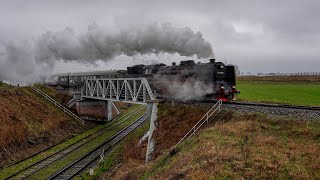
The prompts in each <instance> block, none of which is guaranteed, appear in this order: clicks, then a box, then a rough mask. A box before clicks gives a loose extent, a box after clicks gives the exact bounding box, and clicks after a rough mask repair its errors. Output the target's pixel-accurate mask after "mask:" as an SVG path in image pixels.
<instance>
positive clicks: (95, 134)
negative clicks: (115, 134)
mask: <svg viewBox="0 0 320 180" xmlns="http://www.w3.org/2000/svg"><path fill="white" fill-rule="evenodd" d="M143 108H144V106H140V107H138V108H135V109H134V110H132V111H130V112H129V113H127V114H125V115H124V116H118V118H117V119H114V120H113V122H112V123H111V124H110V125H111V126H108V127H104V128H102V129H99V130H98V131H97V132H93V133H92V134H90V135H88V136H86V137H84V138H81V139H79V140H77V141H75V142H74V143H72V144H70V145H68V146H66V147H65V148H63V149H61V150H59V151H57V152H55V153H53V154H51V155H49V156H47V157H45V158H43V159H41V160H40V161H37V162H35V163H32V164H30V165H29V166H27V167H26V168H24V169H21V170H20V171H18V172H15V173H14V174H12V175H10V176H8V177H6V178H5V179H10V178H13V177H15V176H18V175H19V174H21V173H22V172H28V170H30V169H32V168H34V167H36V166H37V165H41V166H40V168H35V169H34V170H33V171H31V172H29V173H27V175H24V174H22V175H21V176H19V177H20V178H26V177H29V176H31V175H33V174H34V173H36V172H38V171H40V170H41V169H43V168H44V167H47V166H48V165H50V164H52V163H53V162H55V161H57V160H59V159H61V158H62V157H64V156H66V155H68V154H69V153H71V152H73V151H74V150H76V149H77V148H79V147H82V146H84V145H85V144H87V143H89V142H90V141H91V140H93V139H95V138H97V137H99V136H100V135H101V134H103V133H104V131H107V130H111V129H112V128H114V127H117V126H118V125H120V124H122V123H123V122H124V121H125V120H127V119H129V118H131V117H133V116H134V115H136V114H137V113H139V112H141V111H142V110H143ZM84 139H85V141H84V142H82V143H80V144H78V143H79V142H81V141H83V140H84ZM50 148H52V147H50ZM50 148H46V149H44V150H43V151H41V152H39V153H37V154H35V155H38V154H40V153H42V152H45V151H47V150H49V149H50ZM69 149H71V150H70V151H68V150H69ZM65 151H67V153H65ZM60 153H62V154H63V155H61V156H60V157H58V158H57V159H54V160H52V161H50V162H49V163H44V162H45V161H46V160H50V158H52V157H54V156H59V154H60ZM35 155H33V156H31V157H34V156H35ZM31 157H30V158H31ZM28 159H29V158H28ZM25 160H27V159H25ZM41 163H42V164H41Z"/></svg>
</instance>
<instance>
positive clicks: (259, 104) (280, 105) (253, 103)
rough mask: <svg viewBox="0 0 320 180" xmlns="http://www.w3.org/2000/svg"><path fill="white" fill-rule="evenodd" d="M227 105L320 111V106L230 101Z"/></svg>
mask: <svg viewBox="0 0 320 180" xmlns="http://www.w3.org/2000/svg"><path fill="white" fill-rule="evenodd" d="M225 104H235V105H248V106H262V107H276V108H277V107H278V108H289V109H304V110H316V111H320V106H299V105H297V106H294V105H289V104H266V103H255V102H239V101H230V102H226V103H225Z"/></svg>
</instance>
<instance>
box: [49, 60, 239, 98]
mask: <svg viewBox="0 0 320 180" xmlns="http://www.w3.org/2000/svg"><path fill="white" fill-rule="evenodd" d="M54 77H55V81H54V82H53V83H51V85H53V86H61V87H63V88H79V87H81V86H82V84H83V83H84V81H85V80H86V79H92V78H133V77H145V78H147V79H148V82H149V83H150V86H151V88H152V89H153V90H156V92H157V95H158V97H159V96H160V97H166V98H173V99H180V100H184V101H188V100H195V99H198V100H201V99H204V98H209V99H213V98H214V99H221V100H223V101H228V100H232V99H235V95H236V94H238V93H239V91H238V90H237V89H236V79H235V69H234V66H233V65H225V64H224V63H222V62H216V61H215V59H210V62H208V63H200V62H199V63H195V62H194V61H193V60H187V61H181V62H180V65H176V63H172V65H171V66H167V65H165V64H162V63H161V64H153V65H143V64H139V65H135V66H132V67H127V70H126V71H125V70H110V71H93V72H82V73H66V74H60V75H55V76H54Z"/></svg>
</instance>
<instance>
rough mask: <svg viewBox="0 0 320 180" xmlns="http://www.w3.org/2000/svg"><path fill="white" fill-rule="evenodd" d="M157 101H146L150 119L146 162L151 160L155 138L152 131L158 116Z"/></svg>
mask: <svg viewBox="0 0 320 180" xmlns="http://www.w3.org/2000/svg"><path fill="white" fill-rule="evenodd" d="M158 104H159V103H158V102H149V103H147V117H148V119H149V120H150V127H149V131H148V145H147V153H146V162H148V161H150V160H152V158H153V152H154V147H155V140H154V138H153V132H154V130H155V129H156V123H157V116H158Z"/></svg>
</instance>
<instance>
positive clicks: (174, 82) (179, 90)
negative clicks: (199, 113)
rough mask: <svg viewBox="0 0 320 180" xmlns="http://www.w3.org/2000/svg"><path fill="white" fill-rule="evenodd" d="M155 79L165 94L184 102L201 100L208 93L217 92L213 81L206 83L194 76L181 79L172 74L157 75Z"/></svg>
mask: <svg viewBox="0 0 320 180" xmlns="http://www.w3.org/2000/svg"><path fill="white" fill-rule="evenodd" d="M154 79H155V82H154V83H155V84H156V85H157V87H161V89H162V91H163V92H161V93H162V94H163V95H166V96H167V98H172V99H176V100H179V101H183V102H187V101H191V100H201V99H202V98H203V97H205V96H206V95H207V94H213V93H214V92H215V91H214V86H213V83H205V82H203V81H199V80H197V79H195V78H193V77H190V78H188V79H183V80H181V79H180V78H174V77H172V76H170V77H168V76H162V75H156V76H155V78H154Z"/></svg>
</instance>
